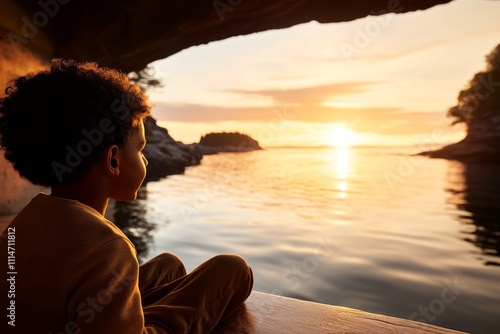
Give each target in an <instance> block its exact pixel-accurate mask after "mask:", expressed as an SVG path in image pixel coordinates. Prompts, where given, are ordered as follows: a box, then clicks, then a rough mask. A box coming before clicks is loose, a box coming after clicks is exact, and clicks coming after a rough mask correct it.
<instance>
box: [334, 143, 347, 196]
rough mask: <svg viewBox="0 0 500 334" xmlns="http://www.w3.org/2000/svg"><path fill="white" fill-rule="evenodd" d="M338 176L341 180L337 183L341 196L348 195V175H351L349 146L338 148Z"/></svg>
mask: <svg viewBox="0 0 500 334" xmlns="http://www.w3.org/2000/svg"><path fill="white" fill-rule="evenodd" d="M336 164H337V177H338V178H339V179H340V181H339V182H338V183H337V188H338V190H339V197H340V198H346V197H347V185H348V182H347V177H348V176H349V149H348V148H347V147H339V148H337V159H336Z"/></svg>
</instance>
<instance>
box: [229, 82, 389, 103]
mask: <svg viewBox="0 0 500 334" xmlns="http://www.w3.org/2000/svg"><path fill="white" fill-rule="evenodd" d="M377 84H380V82H346V83H335V84H328V85H320V86H313V87H304V88H296V89H286V90H278V89H269V90H226V92H231V93H238V94H244V95H250V96H252V95H253V96H263V97H270V98H272V99H273V100H274V101H275V102H276V103H278V104H294V105H296V104H301V105H315V104H318V105H319V104H322V103H323V102H325V101H327V100H328V99H330V98H332V97H334V96H345V95H355V94H359V93H362V92H365V91H367V90H368V87H370V86H373V85H377Z"/></svg>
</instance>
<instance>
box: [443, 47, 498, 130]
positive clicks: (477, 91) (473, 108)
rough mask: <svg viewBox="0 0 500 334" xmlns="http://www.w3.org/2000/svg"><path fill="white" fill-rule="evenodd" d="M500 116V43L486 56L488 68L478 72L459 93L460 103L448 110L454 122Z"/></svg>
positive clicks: (470, 122)
mask: <svg viewBox="0 0 500 334" xmlns="http://www.w3.org/2000/svg"><path fill="white" fill-rule="evenodd" d="M492 116H500V44H499V45H497V46H496V47H495V48H494V49H493V51H491V53H490V54H489V55H487V56H486V70H484V71H482V72H478V73H476V75H474V77H473V78H472V79H471V80H470V81H469V85H468V86H467V87H466V88H465V89H464V90H462V91H460V93H459V94H458V103H457V105H456V106H454V107H451V108H450V109H449V110H448V117H452V118H453V123H452V124H457V123H465V125H467V126H468V127H469V126H470V125H471V124H473V123H475V122H476V121H481V120H484V119H488V118H490V117H492Z"/></svg>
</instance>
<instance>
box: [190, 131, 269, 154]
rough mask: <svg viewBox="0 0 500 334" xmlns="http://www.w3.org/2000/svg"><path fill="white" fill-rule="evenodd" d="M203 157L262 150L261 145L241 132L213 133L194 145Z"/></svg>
mask: <svg viewBox="0 0 500 334" xmlns="http://www.w3.org/2000/svg"><path fill="white" fill-rule="evenodd" d="M193 145H194V146H195V148H196V149H197V150H199V151H200V152H201V153H202V154H203V155H208V154H216V153H221V152H249V151H255V150H262V148H261V147H260V145H259V143H258V142H257V141H256V140H255V139H253V138H251V137H250V136H248V135H246V134H243V133H240V132H211V133H208V134H206V135H204V136H201V138H200V141H199V143H196V144H193Z"/></svg>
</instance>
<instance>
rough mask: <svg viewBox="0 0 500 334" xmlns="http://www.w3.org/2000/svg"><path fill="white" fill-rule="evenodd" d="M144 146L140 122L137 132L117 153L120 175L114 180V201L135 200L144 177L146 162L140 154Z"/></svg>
mask: <svg viewBox="0 0 500 334" xmlns="http://www.w3.org/2000/svg"><path fill="white" fill-rule="evenodd" d="M145 146H146V137H145V134H144V123H143V122H140V124H139V126H138V130H137V131H136V132H135V133H134V134H133V135H132V136H131V137H130V139H129V140H128V142H127V143H126V144H125V145H124V147H123V148H122V149H120V152H119V153H118V158H119V169H120V174H119V175H118V177H117V178H116V180H115V187H114V191H113V195H114V196H113V198H114V199H116V200H122V201H133V200H135V199H136V197H137V191H138V190H139V188H140V186H141V184H142V182H143V181H144V178H145V177H146V166H147V164H148V161H147V160H146V158H145V157H144V155H143V154H142V151H143V150H144V147H145Z"/></svg>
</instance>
